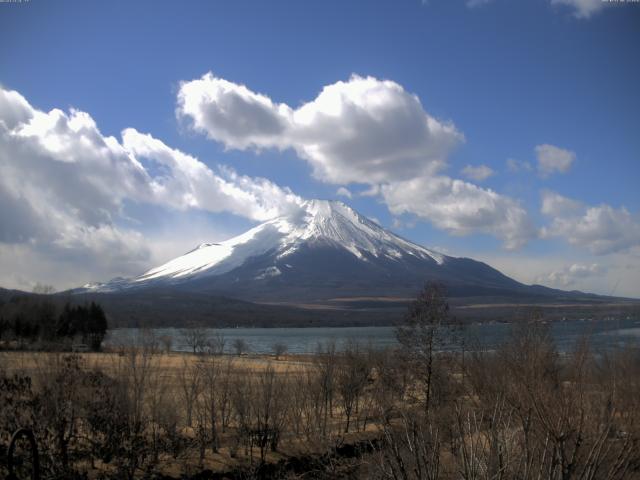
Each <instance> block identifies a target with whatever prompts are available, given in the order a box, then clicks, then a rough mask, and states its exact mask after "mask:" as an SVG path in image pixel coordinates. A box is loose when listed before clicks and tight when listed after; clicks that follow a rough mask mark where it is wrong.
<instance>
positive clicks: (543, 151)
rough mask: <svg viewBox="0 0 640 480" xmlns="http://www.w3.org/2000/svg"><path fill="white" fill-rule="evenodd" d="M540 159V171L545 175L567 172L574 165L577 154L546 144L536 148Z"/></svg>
mask: <svg viewBox="0 0 640 480" xmlns="http://www.w3.org/2000/svg"><path fill="white" fill-rule="evenodd" d="M535 151H536V157H537V159H538V172H539V173H540V175H541V176H543V177H548V176H549V175H552V174H554V173H566V172H568V171H569V169H570V168H571V165H573V162H574V161H575V159H576V154H575V153H574V152H572V151H570V150H565V149H564V148H560V147H556V146H554V145H549V144H544V145H538V146H537V147H536V148H535Z"/></svg>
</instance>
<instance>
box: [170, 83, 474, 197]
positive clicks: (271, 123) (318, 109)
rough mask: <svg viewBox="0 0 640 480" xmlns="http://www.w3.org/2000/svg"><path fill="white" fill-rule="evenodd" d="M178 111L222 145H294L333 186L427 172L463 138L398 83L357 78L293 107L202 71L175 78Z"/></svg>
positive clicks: (259, 146) (444, 160) (244, 146)
mask: <svg viewBox="0 0 640 480" xmlns="http://www.w3.org/2000/svg"><path fill="white" fill-rule="evenodd" d="M177 114H178V116H179V117H180V118H185V119H188V120H189V121H191V123H192V126H193V128H194V129H195V130H197V131H200V132H203V133H206V135H207V136H208V137H209V138H211V139H214V140H216V141H218V142H220V143H222V144H223V145H224V146H225V147H227V148H236V149H260V148H273V147H277V148H292V149H294V150H295V151H296V152H297V153H298V155H299V156H300V157H301V158H304V159H305V160H307V161H308V162H309V164H310V165H311V166H312V168H313V172H314V175H315V176H316V178H318V179H320V180H322V181H325V182H329V183H334V184H349V183H376V182H382V181H390V180H404V179H408V178H413V177H415V176H422V175H426V174H431V173H434V172H436V171H438V170H439V169H441V168H442V167H443V166H444V164H445V162H446V158H447V156H448V154H449V153H450V152H451V150H452V149H453V148H455V147H456V146H457V145H459V144H460V143H461V142H463V141H464V137H463V135H462V134H461V133H460V132H458V130H457V129H456V128H455V126H454V125H453V124H452V123H450V122H445V121H442V120H438V119H436V118H435V117H433V116H431V115H429V114H428V113H427V112H426V111H425V110H424V108H423V106H422V104H421V102H420V100H419V99H418V97H417V96H415V95H412V94H410V93H409V92H407V91H405V90H404V88H402V87H401V86H400V85H398V84H397V83H395V82H393V81H390V80H379V79H376V78H373V77H360V76H357V75H353V76H352V77H351V78H350V79H349V80H348V81H340V82H336V83H333V84H331V85H327V86H325V87H324V88H323V89H322V91H321V92H320V94H319V95H318V96H317V97H316V98H315V99H314V100H312V101H310V102H307V103H304V104H302V105H301V106H299V107H298V108H295V109H293V108H291V107H289V106H287V105H284V104H276V103H275V102H273V101H272V100H271V99H269V98H268V97H266V96H264V95H260V94H257V93H254V92H252V91H250V90H249V89H247V88H246V87H245V86H243V85H238V84H235V83H232V82H228V81H227V80H223V79H220V78H217V77H214V76H213V75H212V74H211V73H208V74H206V75H204V76H203V77H202V78H199V79H196V80H192V81H189V82H182V83H181V86H180V91H179V92H178V107H177Z"/></svg>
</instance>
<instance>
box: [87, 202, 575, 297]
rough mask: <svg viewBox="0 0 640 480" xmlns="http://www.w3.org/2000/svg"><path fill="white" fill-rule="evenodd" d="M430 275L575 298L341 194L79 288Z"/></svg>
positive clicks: (305, 286)
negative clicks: (526, 281)
mask: <svg viewBox="0 0 640 480" xmlns="http://www.w3.org/2000/svg"><path fill="white" fill-rule="evenodd" d="M427 280H435V281H439V282H442V283H444V284H445V285H446V286H447V288H448V291H449V294H450V295H451V296H453V297H469V298H472V297H473V298H475V297H485V298H506V297H531V298H540V297H567V298H569V297H575V294H572V293H570V292H562V291H559V290H553V289H547V288H545V287H540V286H526V285H523V284H521V283H519V282H517V281H515V280H513V279H511V278H509V277H507V276H505V275H503V274H502V273H500V272H499V271H497V270H495V269H494V268H492V267H490V266H489V265H486V264H484V263H482V262H478V261H475V260H472V259H468V258H456V257H451V256H447V255H443V254H441V253H438V252H435V251H433V250H430V249H427V248H424V247H422V246H419V245H416V244H414V243H412V242H410V241H408V240H405V239H403V238H401V237H399V236H397V235H395V234H393V233H391V232H390V231H388V230H385V229H384V228H382V227H381V226H380V225H378V224H376V223H375V222H372V221H371V220H369V219H367V218H366V217H364V216H362V215H360V214H358V213H357V212H355V211H354V210H352V209H351V208H350V207H348V206H347V205H345V204H344V203H342V202H330V201H323V200H311V201H308V202H305V203H304V204H303V205H302V206H301V208H300V210H299V211H297V212H295V213H294V214H292V215H290V216H287V217H280V218H276V219H273V220H270V221H267V222H265V223H262V224H260V225H258V226H257V227H255V228H253V229H251V230H249V231H248V232H246V233H244V234H242V235H239V236H237V237H235V238H232V239H230V240H227V241H225V242H221V243H207V244H202V245H199V246H198V247H197V248H195V249H194V250H192V251H190V252H188V253H186V254H185V255H182V256H180V257H178V258H175V259H173V260H171V261H169V262H167V263H165V264H163V265H161V266H159V267H157V268H153V269H151V270H149V271H147V272H145V273H144V274H142V275H140V276H138V277H135V278H132V279H115V280H113V281H111V282H108V283H106V284H97V285H87V286H85V288H83V289H79V290H78V291H77V293H82V292H84V293H88V292H101V293H106V292H124V291H129V290H131V289H149V288H158V287H162V288H173V289H176V290H181V291H185V292H194V293H210V294H216V295H226V296H229V297H233V298H239V299H244V300H251V301H258V302H283V303H309V302H321V303H326V302H331V301H336V299H337V300H339V301H347V300H348V299H349V298H351V297H363V296H364V297H385V298H394V297H397V298H409V297H413V296H414V295H415V293H416V291H417V290H418V289H419V288H420V286H421V285H422V284H423V283H424V282H425V281H427Z"/></svg>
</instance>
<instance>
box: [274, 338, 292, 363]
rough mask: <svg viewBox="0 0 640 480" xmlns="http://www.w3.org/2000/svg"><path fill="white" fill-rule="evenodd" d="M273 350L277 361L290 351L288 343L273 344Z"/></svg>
mask: <svg viewBox="0 0 640 480" xmlns="http://www.w3.org/2000/svg"><path fill="white" fill-rule="evenodd" d="M271 349H272V350H273V354H274V355H275V357H276V360H280V357H281V356H282V355H284V354H285V353H287V350H288V349H289V347H288V346H287V344H286V343H283V342H276V343H274V344H273V346H272V347H271Z"/></svg>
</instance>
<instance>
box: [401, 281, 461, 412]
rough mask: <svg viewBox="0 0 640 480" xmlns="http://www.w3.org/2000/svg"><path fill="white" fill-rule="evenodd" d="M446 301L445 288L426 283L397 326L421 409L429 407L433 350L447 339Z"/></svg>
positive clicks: (447, 312) (447, 316) (447, 310)
mask: <svg viewBox="0 0 640 480" xmlns="http://www.w3.org/2000/svg"><path fill="white" fill-rule="evenodd" d="M448 321H449V304H448V302H447V299H446V294H445V290H444V287H442V286H441V285H439V284H437V283H433V282H429V283H427V284H426V285H425V287H424V288H423V289H422V291H421V292H420V293H419V294H418V297H417V298H416V300H415V301H414V302H413V303H412V304H411V305H410V306H409V310H408V312H407V315H406V318H405V323H404V325H401V326H399V327H398V328H397V329H396V336H397V338H398V342H399V343H400V345H401V346H402V349H401V354H402V355H403V356H404V358H405V360H406V361H407V364H408V366H409V368H410V369H411V370H410V371H411V372H413V374H414V375H415V378H416V381H417V382H418V383H419V384H420V385H421V390H422V401H423V402H424V403H423V404H424V411H425V413H426V414H427V415H428V413H429V408H430V406H431V397H432V386H433V385H432V384H433V374H434V353H435V350H436V349H437V348H438V347H442V346H443V345H444V344H445V343H446V341H447V338H448V332H446V331H445V329H446V325H447V323H448Z"/></svg>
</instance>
